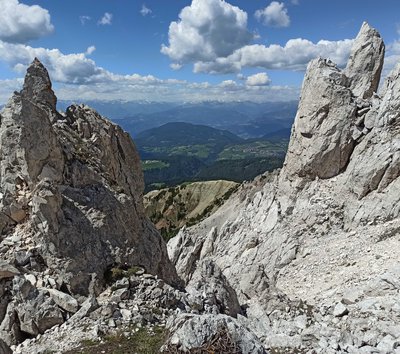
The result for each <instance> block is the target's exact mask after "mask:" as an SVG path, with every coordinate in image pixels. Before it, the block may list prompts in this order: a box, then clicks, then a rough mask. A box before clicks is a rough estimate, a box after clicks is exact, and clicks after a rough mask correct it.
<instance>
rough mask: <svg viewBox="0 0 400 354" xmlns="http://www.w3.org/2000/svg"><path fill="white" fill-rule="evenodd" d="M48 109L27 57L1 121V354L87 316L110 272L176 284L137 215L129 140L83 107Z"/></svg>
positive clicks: (48, 99) (46, 94) (161, 249)
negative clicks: (129, 272)
mask: <svg viewBox="0 0 400 354" xmlns="http://www.w3.org/2000/svg"><path fill="white" fill-rule="evenodd" d="M56 102H57V98H56V96H55V95H54V92H53V91H52V86H51V82H50V79H49V76H48V73H47V71H46V69H45V68H44V67H43V65H42V64H41V63H40V62H39V61H38V60H37V59H35V61H34V62H33V63H32V64H31V66H30V67H29V68H28V72H27V75H26V78H25V82H24V87H23V89H22V91H21V92H20V93H15V94H14V96H13V97H12V98H11V99H10V101H9V102H8V104H7V105H6V106H5V107H4V109H3V110H2V111H1V113H0V195H1V198H0V233H1V235H0V258H1V261H0V339H1V341H0V348H1V350H4V352H6V351H7V349H3V347H2V346H3V341H4V342H5V343H6V344H7V345H9V346H12V345H16V344H18V343H20V342H22V341H23V340H24V339H26V337H27V336H32V337H35V336H38V335H43V334H44V333H45V332H46V331H47V330H49V329H50V328H53V327H54V326H57V325H62V324H63V323H65V322H66V320H68V319H69V318H74V323H75V322H77V321H79V320H81V319H83V318H84V317H85V316H87V315H88V314H89V313H90V312H91V311H92V310H93V309H94V308H95V307H96V300H95V299H94V298H93V296H97V295H98V294H99V293H100V292H101V291H102V290H103V289H104V287H105V286H106V281H107V279H106V274H108V271H110V270H111V268H114V269H125V270H128V269H135V268H134V267H138V266H139V267H141V269H143V272H144V271H146V272H147V273H150V274H153V275H154V276H159V277H160V278H162V279H163V280H164V281H165V282H167V283H169V284H178V283H179V279H178V277H177V274H176V271H175V268H174V266H173V265H172V263H171V262H170V260H169V258H168V255H167V249H166V245H165V243H164V241H163V240H162V238H161V237H160V235H159V233H158V232H157V231H156V229H155V227H154V226H153V225H152V224H151V223H150V222H149V220H148V219H147V218H146V216H145V213H144V207H143V200H142V198H143V188H144V182H143V175H142V171H141V167H140V161H139V155H138V153H137V151H136V148H135V146H134V144H133V142H132V140H131V138H130V137H129V135H128V134H127V133H125V132H124V131H123V130H122V129H121V128H120V127H118V126H116V125H114V124H112V123H111V122H110V121H108V120H107V119H105V118H103V117H101V116H100V115H99V114H98V113H97V112H95V111H93V110H92V109H90V108H89V107H87V106H84V105H80V106H76V105H73V106H71V107H69V108H68V109H67V111H66V113H59V112H57V111H56ZM128 283H129V282H128ZM88 295H91V297H89V298H88V299H87V300H86V301H82V306H81V307H80V305H79V304H80V303H81V302H79V301H78V300H82V296H88ZM89 299H91V300H90V301H89ZM93 299H94V300H93ZM83 300H85V299H84V298H83ZM74 314H75V317H74ZM4 348H6V347H5V346H4ZM24 350H25V349H23V351H22V352H24V353H28V352H29V351H26V350H25V351H24Z"/></svg>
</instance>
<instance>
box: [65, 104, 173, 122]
mask: <svg viewBox="0 0 400 354" xmlns="http://www.w3.org/2000/svg"><path fill="white" fill-rule="evenodd" d="M73 103H85V104H87V105H88V106H90V107H91V108H94V109H95V110H96V111H98V112H99V113H100V114H101V115H103V116H106V117H108V118H110V119H111V120H117V119H123V118H126V117H130V116H132V115H140V114H153V113H157V112H162V111H166V110H169V109H171V108H173V107H176V106H178V105H179V104H178V103H169V102H149V101H119V100H116V101H98V100H92V101H85V102H75V101H65V100H64V101H63V100H60V101H58V104H57V106H58V109H61V110H65V109H66V108H67V107H68V106H70V105H71V104H73Z"/></svg>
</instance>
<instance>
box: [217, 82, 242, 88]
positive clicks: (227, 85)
mask: <svg viewBox="0 0 400 354" xmlns="http://www.w3.org/2000/svg"><path fill="white" fill-rule="evenodd" d="M219 86H220V87H223V88H225V89H236V88H237V87H238V85H237V83H236V81H233V80H225V81H222V82H221V83H220V84H219Z"/></svg>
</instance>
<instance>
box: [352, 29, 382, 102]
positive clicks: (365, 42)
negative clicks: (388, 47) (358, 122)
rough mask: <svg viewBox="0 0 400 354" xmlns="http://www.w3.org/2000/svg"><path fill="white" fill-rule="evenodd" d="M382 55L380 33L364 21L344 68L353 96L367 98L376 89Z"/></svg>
mask: <svg viewBox="0 0 400 354" xmlns="http://www.w3.org/2000/svg"><path fill="white" fill-rule="evenodd" d="M384 56H385V44H384V43H383V40H382V38H381V36H380V34H379V33H378V31H377V30H376V29H374V28H372V27H371V26H370V25H369V24H368V23H367V22H364V23H363V24H362V26H361V29H360V32H359V33H358V35H357V38H356V40H355V41H354V44H353V47H352V50H351V54H350V58H349V61H348V63H347V66H346V69H345V74H346V75H347V76H348V77H349V78H350V88H351V89H352V90H353V94H354V95H355V96H357V97H360V98H363V99H368V98H370V97H372V94H373V93H374V92H376V91H377V90H378V86H379V80H380V77H381V72H382V67H383V60H384Z"/></svg>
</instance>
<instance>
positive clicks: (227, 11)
mask: <svg viewBox="0 0 400 354" xmlns="http://www.w3.org/2000/svg"><path fill="white" fill-rule="evenodd" d="M179 18H180V20H179V21H177V22H171V24H170V26H169V33H168V37H169V46H166V45H163V46H162V48H161V52H162V53H163V54H165V55H168V56H169V57H170V58H171V59H172V60H174V61H176V62H180V63H188V62H192V61H210V60H214V59H216V58H218V57H225V56H228V55H230V54H232V53H233V52H234V51H235V50H236V49H238V48H241V47H243V46H244V45H246V44H249V43H250V41H251V40H252V38H253V35H252V34H251V33H250V32H249V31H248V30H247V14H246V12H244V11H242V10H241V9H239V8H238V7H236V6H233V5H231V4H229V3H227V2H225V1H221V0H193V1H192V4H191V5H190V6H187V7H185V8H183V9H182V11H181V13H180V14H179Z"/></svg>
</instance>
